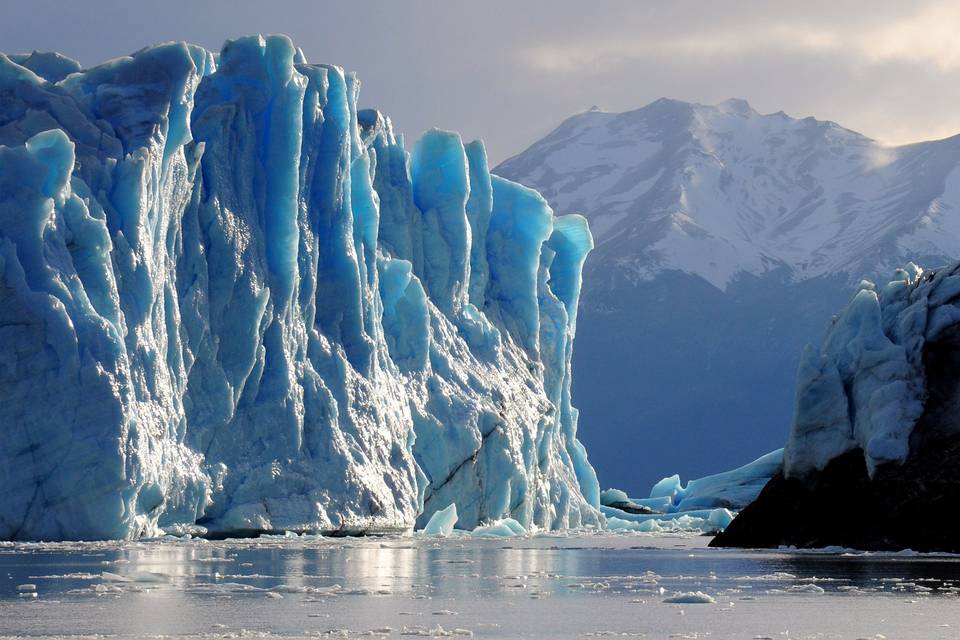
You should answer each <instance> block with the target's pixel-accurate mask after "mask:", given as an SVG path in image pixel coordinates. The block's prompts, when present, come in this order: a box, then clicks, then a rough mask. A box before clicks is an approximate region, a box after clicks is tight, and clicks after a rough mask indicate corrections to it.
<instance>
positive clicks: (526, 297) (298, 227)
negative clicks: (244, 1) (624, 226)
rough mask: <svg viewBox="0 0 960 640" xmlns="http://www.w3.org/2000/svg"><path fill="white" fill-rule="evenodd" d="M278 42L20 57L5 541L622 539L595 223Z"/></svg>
mask: <svg viewBox="0 0 960 640" xmlns="http://www.w3.org/2000/svg"><path fill="white" fill-rule="evenodd" d="M358 90H359V81H358V80H357V79H356V78H355V77H354V76H353V75H351V74H346V73H344V72H343V71H342V70H341V69H339V68H336V67H330V66H322V65H312V64H308V63H307V62H306V60H305V59H304V58H303V54H302V53H301V52H300V51H299V50H297V49H296V48H295V47H294V46H293V44H292V43H291V42H290V40H289V39H287V38H286V37H283V36H271V37H267V38H263V37H247V38H241V39H238V40H234V41H229V42H227V43H226V44H225V45H224V48H223V50H222V51H221V52H220V54H219V55H216V54H212V53H210V52H208V51H205V50H204V49H201V48H199V47H194V46H190V45H186V44H182V43H172V44H166V45H159V46H155V47H150V48H147V49H144V50H141V51H139V52H137V53H135V54H133V55H131V56H126V57H121V58H118V59H116V60H113V61H111V62H108V63H105V64H103V65H100V66H98V67H94V68H91V69H86V70H80V69H79V66H78V65H76V64H75V63H71V62H70V61H68V60H66V59H65V58H63V57H62V56H56V55H53V54H32V55H29V56H14V57H13V58H10V57H7V56H4V55H2V54H0V434H2V437H0V487H2V492H0V493H2V497H0V539H96V538H133V537H137V536H140V535H144V534H148V535H149V534H153V533H157V532H159V531H160V530H162V529H163V528H167V529H169V530H191V531H196V530H201V529H197V527H201V528H205V529H206V530H207V531H209V532H210V533H214V534H238V533H245V532H258V531H276V530H291V529H292V530H300V531H339V532H357V531H371V530H395V529H408V528H410V527H411V526H413V525H414V524H415V522H416V521H417V519H418V518H419V519H420V524H421V525H422V524H424V523H425V522H426V521H427V520H428V519H429V518H430V516H431V515H432V514H433V513H434V512H436V511H438V510H441V509H445V508H447V507H448V506H449V505H450V504H456V512H457V513H458V516H459V521H458V526H462V527H464V528H473V527H476V526H478V525H480V524H482V523H483V522H485V521H499V520H501V519H505V518H512V519H514V520H516V521H518V522H519V523H521V525H522V526H523V527H529V526H531V525H534V526H538V527H546V528H555V527H566V526H578V525H582V524H597V523H599V522H600V521H602V516H601V515H600V513H599V511H598V508H599V486H598V484H597V479H596V476H595V474H594V472H593V469H592V467H591V466H590V464H589V463H588V462H587V458H586V453H585V450H584V448H583V446H582V445H581V444H580V443H579V441H578V440H577V436H576V429H577V411H576V409H574V408H573V407H572V405H571V404H570V359H571V352H572V340H573V334H574V326H575V314H576V308H577V302H578V296H579V294H580V272H581V267H582V265H583V260H584V258H585V256H586V254H587V252H588V251H590V249H591V248H592V246H593V244H592V240H591V236H590V233H589V231H588V229H587V225H586V222H585V220H584V219H583V218H582V217H580V216H564V217H559V218H558V217H555V216H554V215H553V213H552V211H551V210H550V208H549V207H548V206H547V204H546V202H545V201H544V200H543V198H541V197H540V196H539V194H537V193H536V192H535V191H532V190H530V189H527V188H525V187H522V186H520V185H518V184H515V183H513V182H510V181H507V180H505V179H502V178H497V177H492V178H491V176H490V174H489V172H488V170H487V163H486V155H485V152H484V149H483V146H482V144H481V143H479V142H474V143H470V144H468V145H466V146H464V145H463V144H462V142H461V140H460V137H459V136H458V135H456V134H454V133H449V132H443V131H436V130H435V131H432V132H430V133H428V134H426V135H425V137H424V138H423V139H422V140H421V141H420V142H419V143H418V144H417V145H416V146H415V147H414V148H413V151H412V154H411V153H408V152H407V151H406V150H405V149H404V146H403V140H402V137H398V136H396V135H395V134H394V132H393V129H392V126H391V124H390V121H389V120H388V119H387V118H385V117H383V116H382V115H381V114H379V113H378V112H376V111H372V110H365V111H364V110H361V111H358V109H357V98H358Z"/></svg>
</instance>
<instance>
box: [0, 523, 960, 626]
mask: <svg viewBox="0 0 960 640" xmlns="http://www.w3.org/2000/svg"><path fill="white" fill-rule="evenodd" d="M708 541H709V538H707V537H703V536H687V537H684V536H676V535H674V536H668V535H649V534H624V535H612V534H608V533H602V534H601V533H597V534H586V535H584V534H579V535H570V536H566V535H541V536H533V537H526V538H511V539H475V538H469V537H463V538H454V539H446V540H430V539H424V538H420V537H417V536H405V537H392V538H351V539H343V538H339V539H337V538H310V537H300V538H282V537H271V538H258V539H251V540H227V541H216V542H214V541H203V540H160V541H145V542H136V543H124V544H118V543H64V544H49V543H48V544H12V543H3V544H0V636H2V637H11V636H12V637H21V636H22V637H30V638H42V637H77V638H79V637H89V636H97V637H117V638H157V637H160V636H163V637H166V638H171V637H172V638H220V637H229V638H273V637H282V638H287V637H289V638H301V637H308V638H318V637H319V638H355V637H357V638H359V637H366V638H406V637H476V638H597V637H614V638H634V637H636V638H691V639H692V638H698V639H699V638H710V639H726V638H731V639H732V638H737V639H743V638H747V639H760V638H771V639H775V640H780V639H783V638H817V639H828V638H850V639H858V638H872V639H875V640H880V639H881V638H888V639H891V640H892V639H903V638H916V639H918V640H919V639H923V640H933V639H937V638H958V637H960V557H955V556H928V555H916V554H909V553H907V554H865V553H854V552H849V553H844V552H842V551H835V552H831V553H827V552H790V551H774V552H771V551H736V550H718V549H710V548H707V546H706V545H707V542H708ZM691 594H696V595H691ZM670 600H680V601H681V602H670ZM691 600H701V602H690V601H691Z"/></svg>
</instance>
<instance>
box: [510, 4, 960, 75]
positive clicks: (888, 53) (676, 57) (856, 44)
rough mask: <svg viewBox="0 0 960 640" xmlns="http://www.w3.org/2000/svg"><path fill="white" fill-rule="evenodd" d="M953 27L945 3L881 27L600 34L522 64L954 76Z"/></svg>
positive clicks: (958, 52) (799, 24) (957, 63)
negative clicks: (896, 70) (829, 63)
mask: <svg viewBox="0 0 960 640" xmlns="http://www.w3.org/2000/svg"><path fill="white" fill-rule="evenodd" d="M958 25H960V4H954V3H946V2H944V3H938V4H934V5H930V6H927V7H922V8H920V9H919V10H916V11H915V13H913V14H910V15H907V16H905V17H903V16H897V17H895V18H893V19H891V20H889V21H887V22H881V23H879V24H868V25H862V26H861V25H841V26H835V25H832V24H816V23H811V22H809V21H808V22H804V21H802V20H793V21H791V22H785V21H775V20H773V19H765V20H764V19H760V20H756V21H753V22H749V23H746V24H736V25H733V24H730V25H718V26H711V27H710V28H708V29H704V28H701V29H700V30H697V31H693V32H684V31H682V30H681V31H680V32H679V33H670V32H666V33H662V34H651V33H650V31H647V30H645V31H646V32H645V33H629V34H610V33H606V34H596V35H594V36H593V37H592V38H590V39H584V40H580V41H576V40H573V41H568V42H566V43H563V44H557V43H555V42H551V43H541V44H535V45H532V46H528V47H525V48H523V49H522V50H521V52H520V57H521V60H522V61H523V62H524V63H526V64H527V65H529V66H530V67H532V68H534V69H536V70H538V71H542V72H548V73H569V72H571V71H576V70H578V69H580V70H585V71H592V70H596V69H612V68H615V67H617V66H618V65H622V64H626V63H630V62H635V61H653V60H657V59H671V60H673V61H683V60H687V61H689V62H691V63H694V64H698V63H702V62H704V61H708V62H709V61H712V62H719V61H731V60H735V59H741V58H748V57H751V56H758V55H770V54H771V53H772V52H778V53H781V54H794V55H795V54H806V55H816V56H829V57H830V58H832V59H836V60H846V61H848V62H856V63H859V64H877V63H906V64H917V65H925V66H932V67H934V68H936V69H938V70H940V71H941V72H949V71H954V70H957V69H960V38H958V37H957V34H956V30H957V26H958Z"/></svg>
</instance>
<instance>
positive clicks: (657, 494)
mask: <svg viewBox="0 0 960 640" xmlns="http://www.w3.org/2000/svg"><path fill="white" fill-rule="evenodd" d="M782 466H783V449H778V450H776V451H771V452H770V453H768V454H766V455H763V456H761V457H759V458H757V459H756V460H754V461H753V462H751V463H749V464H745V465H743V466H742V467H739V468H737V469H733V470H731V471H724V472H723V473H717V474H714V475H711V476H705V477H703V478H698V479H696V480H691V481H690V482H688V483H687V485H686V486H684V485H683V483H682V482H681V481H680V476H679V475H672V476H669V477H667V478H664V479H663V480H661V481H659V482H657V483H656V484H655V485H654V486H653V488H651V490H650V497H649V498H644V499H637V498H631V497H629V496H628V495H627V494H626V492H624V491H621V490H619V489H607V490H605V491H603V492H602V493H601V494H600V504H601V507H600V510H601V512H603V514H604V515H606V516H607V525H608V527H609V528H610V529H614V530H630V531H650V532H659V531H708V532H709V531H720V530H723V529H725V528H726V527H727V526H728V525H729V524H730V522H731V521H732V520H733V518H734V513H733V512H732V511H739V510H740V509H742V508H744V507H745V506H747V505H748V504H750V503H751V502H753V500H754V499H755V498H756V497H757V496H758V495H759V494H760V491H761V490H763V487H764V486H765V485H766V484H767V482H768V481H769V480H770V478H772V477H773V476H774V475H775V474H777V473H778V472H779V471H780V469H781V468H782ZM641 508H643V509H644V510H649V511H651V512H652V513H645V512H643V511H641ZM731 510H732V511H731Z"/></svg>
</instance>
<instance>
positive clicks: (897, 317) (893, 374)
mask: <svg viewBox="0 0 960 640" xmlns="http://www.w3.org/2000/svg"><path fill="white" fill-rule="evenodd" d="M958 304H960V265H954V266H952V267H948V268H944V269H940V270H937V271H928V272H924V271H923V270H922V269H920V268H919V267H917V266H916V265H914V264H912V263H911V264H909V265H908V266H907V267H905V268H903V269H899V270H897V272H896V274H895V275H894V278H893V281H892V282H890V283H889V284H887V285H886V286H884V287H881V288H877V287H876V286H875V285H874V284H873V283H871V282H868V281H864V282H862V283H861V285H860V287H859V290H858V291H857V293H856V295H855V296H854V297H853V300H852V301H851V302H850V304H849V306H848V307H847V308H846V309H845V310H844V311H843V313H841V314H840V315H839V316H837V317H836V318H834V320H833V323H832V324H831V326H830V327H829V329H828V331H827V335H826V338H825V340H824V343H823V346H822V347H821V348H820V350H816V349H814V348H813V347H807V349H806V350H805V351H804V354H803V357H802V359H801V362H800V368H799V372H798V374H797V393H796V405H795V409H794V419H793V425H792V428H791V432H790V436H789V439H788V441H787V445H786V448H785V450H784V472H785V474H786V475H787V476H794V477H796V476H803V475H805V474H807V473H809V472H811V471H814V470H819V469H823V468H824V467H825V466H826V465H827V463H828V462H830V461H831V460H833V459H834V458H836V457H838V456H840V455H842V454H843V453H846V452H847V451H851V450H853V449H857V448H859V449H862V450H863V452H864V456H865V459H866V463H867V468H868V470H869V472H870V473H871V474H872V473H873V471H874V469H875V468H876V467H877V465H880V464H883V463H888V462H903V461H904V460H905V459H906V457H907V456H908V454H909V453H910V436H911V434H912V432H913V430H914V427H915V425H916V423H917V420H918V419H919V418H920V417H921V414H922V413H923V408H924V402H925V401H926V393H927V390H926V377H925V371H924V363H923V352H924V347H925V345H926V344H927V343H930V342H935V341H936V340H937V339H938V338H939V337H940V336H941V334H942V332H943V331H944V329H947V328H949V327H952V326H953V325H956V324H958V323H960V306H958Z"/></svg>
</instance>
